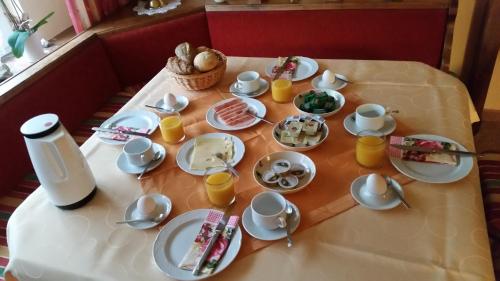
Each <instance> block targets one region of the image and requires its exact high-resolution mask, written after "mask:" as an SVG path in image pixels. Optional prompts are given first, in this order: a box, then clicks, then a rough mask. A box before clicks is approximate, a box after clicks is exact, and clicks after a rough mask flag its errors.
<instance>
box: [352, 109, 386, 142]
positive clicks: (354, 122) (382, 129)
mask: <svg viewBox="0 0 500 281" xmlns="http://www.w3.org/2000/svg"><path fill="white" fill-rule="evenodd" d="M355 116H356V112H353V113H351V114H349V115H347V116H346V117H345V119H344V128H345V129H346V131H348V132H349V133H351V134H352V135H355V136H357V135H358V133H359V132H360V131H361V130H360V129H359V128H358V127H357V126H356V120H355ZM394 130H396V119H394V117H392V116H391V115H386V116H385V123H384V127H382V128H381V129H379V130H378V132H380V133H382V134H384V136H387V135H390V134H391V133H392V132H394Z"/></svg>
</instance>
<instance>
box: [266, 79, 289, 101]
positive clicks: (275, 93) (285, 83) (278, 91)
mask: <svg viewBox="0 0 500 281" xmlns="http://www.w3.org/2000/svg"><path fill="white" fill-rule="evenodd" d="M271 94H272V97H273V100H274V101H275V102H278V103H287V102H290V101H291V100H292V99H293V92H292V81H291V80H288V79H284V78H279V79H276V80H274V81H272V82H271Z"/></svg>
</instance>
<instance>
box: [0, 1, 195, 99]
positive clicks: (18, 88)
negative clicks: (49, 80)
mask: <svg viewBox="0 0 500 281" xmlns="http://www.w3.org/2000/svg"><path fill="white" fill-rule="evenodd" d="M132 2H133V1H132ZM186 2H187V3H182V5H181V6H179V7H178V8H176V9H175V10H171V11H169V12H167V13H165V14H159V15H154V16H138V15H136V14H135V12H133V11H132V8H133V6H134V3H131V4H129V5H126V6H124V7H123V8H121V9H120V10H119V11H117V12H115V13H114V14H113V15H112V16H110V17H109V18H107V19H106V20H104V21H103V22H101V23H99V24H98V25H96V26H94V27H92V28H90V29H89V30H86V31H84V32H82V33H80V34H77V35H76V36H75V34H74V31H73V28H72V27H71V28H69V29H67V30H65V31H64V32H62V33H61V34H59V35H58V36H56V38H58V40H57V41H56V44H57V45H58V48H56V49H55V50H54V51H53V52H51V53H50V54H48V55H46V56H45V57H43V58H42V59H40V60H39V61H38V62H36V63H33V64H30V65H29V66H27V67H25V68H22V66H21V67H20V69H22V70H20V71H19V72H18V73H17V74H15V75H13V76H12V77H10V78H9V79H7V80H5V81H4V82H3V83H0V106H1V105H2V104H3V103H5V102H6V101H8V100H9V99H10V98H12V97H14V96H15V95H16V94H18V93H20V92H22V90H23V89H24V88H25V87H27V86H28V85H29V84H30V83H32V82H34V81H36V79H37V77H40V76H41V75H43V73H45V72H46V71H48V70H49V69H51V68H52V67H53V66H55V65H56V64H57V63H59V62H61V59H62V58H63V57H65V55H66V54H68V53H69V52H71V51H72V50H73V49H74V48H76V47H78V46H80V44H82V43H84V42H85V41H86V40H87V39H89V38H90V37H93V36H95V35H99V36H105V35H106V34H111V33H115V32H120V31H125V30H128V29H132V28H136V27H141V26H146V25H149V24H154V23H157V22H161V21H164V20H170V19H175V18H178V17H181V16H184V15H188V14H191V13H195V12H199V11H203V10H204V8H205V0H190V1H186ZM66 32H68V33H66ZM71 32H72V33H71ZM60 36H61V37H60ZM16 67H17V66H16Z"/></svg>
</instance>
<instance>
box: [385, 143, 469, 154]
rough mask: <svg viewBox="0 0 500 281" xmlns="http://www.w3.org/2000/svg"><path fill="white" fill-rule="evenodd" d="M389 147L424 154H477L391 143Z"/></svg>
mask: <svg viewBox="0 0 500 281" xmlns="http://www.w3.org/2000/svg"><path fill="white" fill-rule="evenodd" d="M391 146H392V147H395V148H399V149H403V150H408V151H418V152H425V153H445V154H451V155H470V156H476V155H477V153H475V152H470V151H461V150H450V149H439V148H430V147H421V146H409V145H401V144H393V143H391Z"/></svg>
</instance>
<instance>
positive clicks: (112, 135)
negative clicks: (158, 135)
mask: <svg viewBox="0 0 500 281" xmlns="http://www.w3.org/2000/svg"><path fill="white" fill-rule="evenodd" d="M109 129H110V130H116V131H118V132H117V133H108V132H100V133H99V137H101V138H104V139H111V140H116V141H127V140H130V139H133V138H137V136H134V135H128V134H123V133H120V132H136V133H144V134H147V133H148V132H149V129H148V128H133V127H125V126H116V127H111V128H109Z"/></svg>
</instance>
